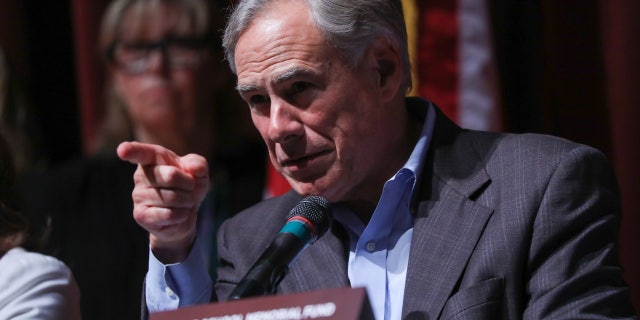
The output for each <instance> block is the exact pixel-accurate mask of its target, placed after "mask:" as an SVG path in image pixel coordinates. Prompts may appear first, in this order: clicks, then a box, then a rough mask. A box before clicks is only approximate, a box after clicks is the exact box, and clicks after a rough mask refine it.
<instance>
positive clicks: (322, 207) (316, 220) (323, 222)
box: [287, 196, 333, 241]
mask: <svg viewBox="0 0 640 320" xmlns="http://www.w3.org/2000/svg"><path fill="white" fill-rule="evenodd" d="M332 215H333V211H332V209H331V206H330V205H329V201H327V199H325V198H323V197H320V196H308V197H305V198H303V199H302V200H300V202H298V204H296V206H295V207H294V208H293V209H291V211H290V212H289V215H287V221H289V220H291V219H294V220H295V219H298V217H299V218H302V219H304V220H307V221H308V222H310V223H311V226H310V227H311V228H312V229H313V230H312V233H313V236H312V238H313V240H312V241H315V240H317V239H319V238H320V237H322V236H323V235H324V234H325V233H327V231H328V230H329V227H330V226H331V219H332Z"/></svg>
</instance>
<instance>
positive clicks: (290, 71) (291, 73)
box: [236, 67, 315, 94]
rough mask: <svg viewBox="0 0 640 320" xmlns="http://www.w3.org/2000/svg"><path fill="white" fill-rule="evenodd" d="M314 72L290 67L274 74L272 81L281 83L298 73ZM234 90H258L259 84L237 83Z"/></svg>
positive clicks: (309, 73) (312, 73) (243, 91)
mask: <svg viewBox="0 0 640 320" xmlns="http://www.w3.org/2000/svg"><path fill="white" fill-rule="evenodd" d="M314 74H315V72H313V71H311V70H309V69H303V68H300V67H293V68H291V69H288V70H286V71H285V72H283V73H281V74H278V75H276V76H275V77H274V78H273V83H274V84H279V83H283V82H286V81H288V80H291V79H293V78H295V77H297V76H300V75H314ZM236 90H237V91H238V92H239V93H241V94H242V93H247V92H251V91H257V90H260V86H258V85H253V84H238V85H237V86H236Z"/></svg>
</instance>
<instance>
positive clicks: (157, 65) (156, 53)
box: [147, 49, 169, 73]
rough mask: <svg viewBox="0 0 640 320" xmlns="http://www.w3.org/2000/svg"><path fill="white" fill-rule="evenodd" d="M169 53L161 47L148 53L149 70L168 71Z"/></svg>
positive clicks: (156, 71)
mask: <svg viewBox="0 0 640 320" xmlns="http://www.w3.org/2000/svg"><path fill="white" fill-rule="evenodd" d="M168 64H169V63H168V61H167V54H166V52H164V51H163V50H161V49H155V50H150V51H149V53H148V54H147V70H148V71H149V72H154V73H166V71H167V70H168Z"/></svg>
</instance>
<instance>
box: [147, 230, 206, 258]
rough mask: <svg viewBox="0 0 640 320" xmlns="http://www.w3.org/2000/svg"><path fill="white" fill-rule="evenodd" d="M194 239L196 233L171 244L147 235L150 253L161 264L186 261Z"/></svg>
mask: <svg viewBox="0 0 640 320" xmlns="http://www.w3.org/2000/svg"><path fill="white" fill-rule="evenodd" d="M195 239H196V233H192V234H190V235H189V236H188V237H186V238H184V239H182V240H177V241H171V242H165V241H161V240H160V239H158V238H157V237H156V236H154V235H153V234H150V235H149V245H150V247H151V252H153V255H154V256H155V257H156V259H158V261H160V262H162V263H163V264H172V263H178V262H182V261H184V260H186V259H187V257H188V256H189V253H190V252H191V248H193V244H194V242H195Z"/></svg>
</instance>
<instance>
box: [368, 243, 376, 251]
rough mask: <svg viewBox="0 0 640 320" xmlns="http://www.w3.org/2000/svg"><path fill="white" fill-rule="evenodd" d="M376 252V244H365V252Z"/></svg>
mask: <svg viewBox="0 0 640 320" xmlns="http://www.w3.org/2000/svg"><path fill="white" fill-rule="evenodd" d="M375 250H376V244H375V243H374V242H367V251H368V252H373V251H375Z"/></svg>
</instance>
